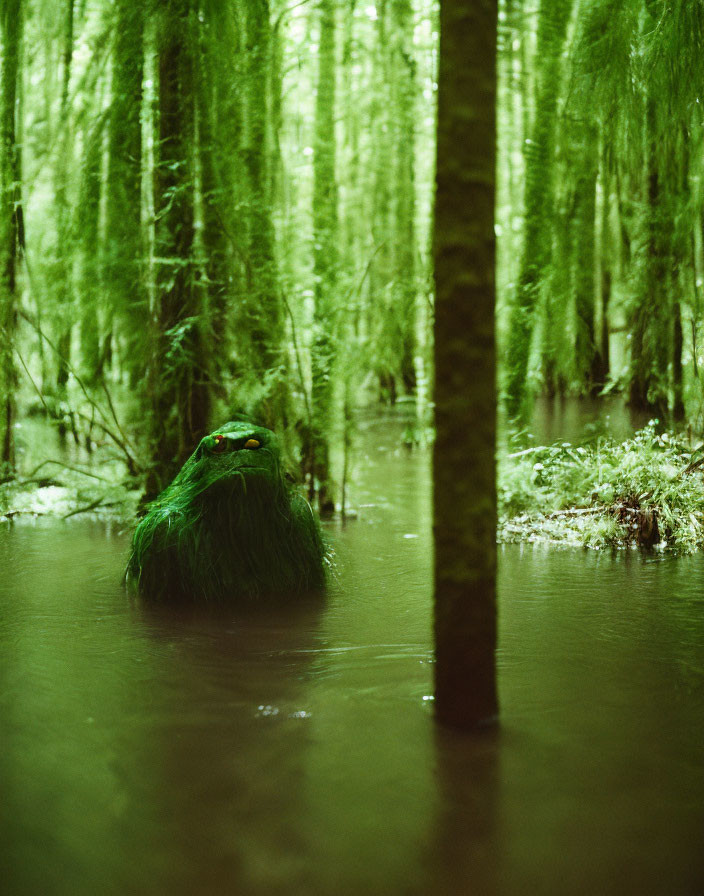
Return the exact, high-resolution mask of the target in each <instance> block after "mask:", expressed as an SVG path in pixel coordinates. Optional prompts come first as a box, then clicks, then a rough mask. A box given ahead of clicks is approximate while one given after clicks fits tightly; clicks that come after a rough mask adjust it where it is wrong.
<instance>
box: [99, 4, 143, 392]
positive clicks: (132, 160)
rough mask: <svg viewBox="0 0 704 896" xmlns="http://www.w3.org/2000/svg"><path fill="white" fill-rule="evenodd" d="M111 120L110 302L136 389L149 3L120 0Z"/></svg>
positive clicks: (140, 321)
mask: <svg viewBox="0 0 704 896" xmlns="http://www.w3.org/2000/svg"><path fill="white" fill-rule="evenodd" d="M114 16H115V38H114V44H113V67H112V90H111V94H112V95H111V103H110V112H109V119H108V122H109V123H108V177H107V183H106V189H107V196H106V218H107V227H106V230H107V232H106V271H105V273H106V277H105V286H106V289H107V292H108V295H109V297H110V305H111V306H112V308H113V309H114V311H115V313H116V316H117V318H118V320H119V321H120V322H121V323H122V327H121V330H122V337H123V338H122V343H123V348H124V351H123V352H122V363H123V365H124V367H125V368H126V369H127V371H128V374H129V380H130V384H131V386H132V387H133V388H136V387H138V385H139V384H140V383H143V382H144V366H143V359H144V357H145V355H146V346H147V342H146V337H147V332H148V327H147V321H148V319H149V309H148V307H147V296H146V290H145V284H144V280H143V276H142V259H143V256H144V246H143V239H142V223H141V219H142V215H141V210H142V123H141V110H142V80H143V76H144V48H143V31H144V6H143V4H142V3H134V2H133V0H117V2H116V4H115V11H114Z"/></svg>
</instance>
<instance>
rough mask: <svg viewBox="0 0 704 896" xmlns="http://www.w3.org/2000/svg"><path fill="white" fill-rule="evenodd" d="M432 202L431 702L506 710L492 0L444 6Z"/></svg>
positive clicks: (454, 709)
mask: <svg viewBox="0 0 704 896" xmlns="http://www.w3.org/2000/svg"><path fill="white" fill-rule="evenodd" d="M440 16H441V18H440V74H439V93H438V102H439V107H438V149H437V195H436V202H435V231H434V258H435V289H436V306H435V366H436V373H435V409H436V410H435V422H436V430H437V436H436V441H435V447H434V452H433V483H434V489H435V501H434V510H433V528H434V537H435V644H436V663H435V709H436V714H437V718H438V719H439V720H440V721H441V722H444V723H447V724H449V725H453V726H457V727H461V728H471V727H474V726H476V725H478V724H482V723H487V722H489V721H490V720H492V719H493V718H495V716H496V714H497V712H498V703H497V695H496V681H495V658H494V654H495V647H496V471H495V460H494V454H495V445H496V385H495V348H494V305H495V285H494V264H495V241H494V195H495V188H494V183H495V172H494V168H495V142H496V108H495V105H496V27H497V5H496V0H476V2H474V3H471V4H467V3H466V2H465V0H442V2H441V4H440Z"/></svg>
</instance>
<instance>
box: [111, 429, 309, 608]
mask: <svg viewBox="0 0 704 896" xmlns="http://www.w3.org/2000/svg"><path fill="white" fill-rule="evenodd" d="M325 564H326V551H325V546H324V544H323V540H322V537H321V533H320V528H319V525H318V521H317V519H316V518H315V516H314V515H313V511H312V510H311V508H310V506H309V504H308V503H307V501H306V500H305V499H304V498H303V497H301V496H300V495H298V494H297V493H296V492H295V491H294V490H293V489H292V487H291V486H290V485H289V483H288V482H287V481H286V479H285V477H284V475H283V470H282V467H281V454H280V450H279V445H278V441H277V438H276V435H275V434H274V433H273V432H272V431H271V430H269V429H265V428H264V427H261V426H254V425H253V424H251V423H245V422H239V421H237V422H233V423H227V424H225V426H223V427H221V428H220V429H218V430H217V431H216V432H214V433H211V435H208V436H205V438H203V439H202V440H201V442H200V444H199V445H198V447H197V448H196V450H195V451H194V453H193V454H192V455H191V457H190V458H189V459H188V460H187V461H186V463H185V464H184V465H183V467H182V468H181V471H180V472H179V473H178V475H177V476H176V478H175V479H174V481H173V482H172V483H171V485H169V486H168V488H166V489H165V490H164V491H163V492H162V493H161V494H160V495H159V497H158V498H157V499H156V500H155V501H153V502H152V503H151V504H150V505H149V508H148V512H147V515H146V516H145V517H144V519H143V520H142V521H141V522H140V523H139V525H138V526H137V529H136V530H135V533H134V536H133V539H132V554H131V556H130V559H129V563H128V566H127V579H128V581H133V582H136V584H137V587H138V589H139V591H140V592H141V593H142V594H143V595H144V596H145V597H146V598H149V599H152V600H158V601H163V602H169V601H184V600H191V601H195V602H206V601H207V602H212V603H216V602H217V603H238V602H239V603H242V602H246V601H251V602H253V601H256V600H257V599H265V598H268V597H277V596H278V597H281V598H282V599H286V598H287V597H288V596H289V595H292V594H303V593H305V592H313V591H318V590H320V589H322V587H323V586H324V582H325V572H324V569H325Z"/></svg>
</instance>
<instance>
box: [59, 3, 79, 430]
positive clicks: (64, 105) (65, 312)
mask: <svg viewBox="0 0 704 896" xmlns="http://www.w3.org/2000/svg"><path fill="white" fill-rule="evenodd" d="M74 6H75V4H74V0H67V2H66V4H65V7H64V10H63V14H64V25H63V35H62V37H63V53H62V56H63V70H62V75H61V79H62V83H61V115H60V127H61V133H60V134H59V153H58V161H57V165H56V188H55V203H56V250H55V252H56V257H55V273H54V277H55V282H56V289H57V295H58V301H57V303H56V306H55V307H56V309H57V310H56V314H57V320H56V329H57V340H56V344H57V348H58V357H57V370H56V392H57V396H58V398H59V399H60V400H61V401H65V400H66V387H67V384H68V378H69V372H70V364H71V340H72V332H73V318H74V301H73V289H72V283H71V266H70V259H71V258H72V255H73V248H74V239H73V238H74V230H73V226H72V225H73V222H72V219H71V207H70V202H69V195H68V186H69V185H68V180H69V173H70V163H71V159H70V156H71V143H72V140H71V136H72V135H71V128H70V122H69V111H70V108H69V88H70V86H71V70H72V67H73V43H74ZM59 433H60V435H61V436H62V437H63V436H64V435H65V427H64V425H63V421H60V422H59Z"/></svg>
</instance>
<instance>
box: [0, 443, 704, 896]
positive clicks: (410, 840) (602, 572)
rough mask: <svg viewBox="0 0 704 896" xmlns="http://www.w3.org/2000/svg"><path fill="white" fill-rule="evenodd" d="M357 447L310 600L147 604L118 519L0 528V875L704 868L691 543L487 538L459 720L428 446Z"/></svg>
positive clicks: (142, 877)
mask: <svg viewBox="0 0 704 896" xmlns="http://www.w3.org/2000/svg"><path fill="white" fill-rule="evenodd" d="M361 447H362V449H363V450H362V457H361V459H360V460H359V463H358V470H357V477H358V481H359V485H358V487H357V489H356V491H355V494H354V499H355V503H356V504H357V505H358V507H359V516H358V518H357V519H356V520H353V521H351V522H349V523H348V524H347V525H346V526H344V527H342V526H339V525H338V526H337V527H335V528H333V529H332V530H331V532H330V534H331V536H332V538H333V539H334V540H335V543H336V545H337V552H338V571H337V578H336V581H335V582H334V583H333V585H332V588H331V593H330V596H329V599H328V601H327V603H326V604H325V605H324V606H322V607H315V606H312V607H305V606H304V607H297V608H292V609H291V610H290V611H288V610H287V611H285V612H279V613H268V614H251V613H249V614H243V613H237V612H234V611H232V612H228V613H225V614H220V615H219V616H215V617H213V616H207V615H205V614H194V613H184V612H181V613H177V612H168V611H163V610H162V611H160V612H154V611H146V610H145V609H144V608H143V607H141V606H140V605H139V604H138V603H135V602H133V601H130V600H129V599H128V598H127V597H126V596H125V594H124V592H123V590H122V588H121V587H120V575H121V571H122V567H123V563H124V560H125V553H126V549H127V541H128V536H127V534H126V533H119V532H116V531H106V529H105V527H103V526H100V525H98V524H91V523H80V522H78V521H76V520H73V521H71V520H69V521H67V522H66V523H59V522H54V523H47V522H41V524H37V525H32V524H29V523H22V524H21V525H20V524H18V525H15V526H14V528H8V527H7V526H5V527H3V528H0V571H1V576H0V605H1V606H2V608H3V609H2V615H1V617H0V723H1V725H2V727H1V729H0V794H1V796H0V836H1V840H0V842H2V844H3V848H2V851H1V856H0V880H2V881H3V882H4V883H3V891H4V892H8V893H11V894H23V896H24V894H35V893H36V894H72V896H75V894H79V896H81V894H97V893H100V894H113V893H114V894H125V893H137V894H141V893H144V894H155V896H161V894H184V896H186V894H189V896H190V894H229V893H233V894H249V893H252V894H277V893H281V894H299V893H301V894H307V893H310V894H317V893H320V894H328V893H330V894H333V893H336V894H340V893H342V894H346V893H350V894H353V893H364V892H366V893H379V894H382V893H383V894H387V893H418V894H448V893H477V894H482V896H483V894H488V896H491V894H524V893H537V894H541V893H545V894H553V893H560V894H562V893H585V894H606V893H614V894H630V893H633V894H649V893H652V894H664V893H667V894H668V896H669V894H679V893H683V894H684V893H687V894H700V893H702V892H704V765H703V762H702V760H703V757H704V597H703V595H704V558H702V557H698V556H697V557H688V558H682V559H672V558H665V557H661V556H659V555H655V556H650V557H648V556H642V555H640V554H639V553H636V552H627V553H618V554H615V555H612V554H600V553H594V552H586V551H579V550H554V549H546V548H543V547H525V548H521V547H519V546H506V547H504V548H502V549H501V553H500V581H499V596H500V614H501V615H500V648H499V657H498V664H499V687H500V697H501V704H502V726H501V729H500V730H499V731H497V732H494V733H492V734H487V735H484V736H482V737H478V738H470V737H466V736H461V735H457V734H453V733H451V732H448V731H444V730H442V729H438V728H437V727H436V726H435V724H434V723H433V719H432V704H431V702H430V700H428V699H427V698H428V696H429V695H430V694H431V690H432V684H431V681H432V665H431V656H432V644H431V635H430V631H431V583H430V576H431V562H430V557H431V553H430V550H431V539H430V485H429V475H428V469H429V468H428V457H427V454H425V453H424V452H414V453H408V452H405V451H404V450H402V449H396V448H395V447H394V439H393V438H384V437H383V436H380V434H379V431H378V429H377V430H375V429H373V428H370V429H369V431H368V433H367V434H366V435H365V434H364V433H362V438H361ZM468 686H471V683H468Z"/></svg>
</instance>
